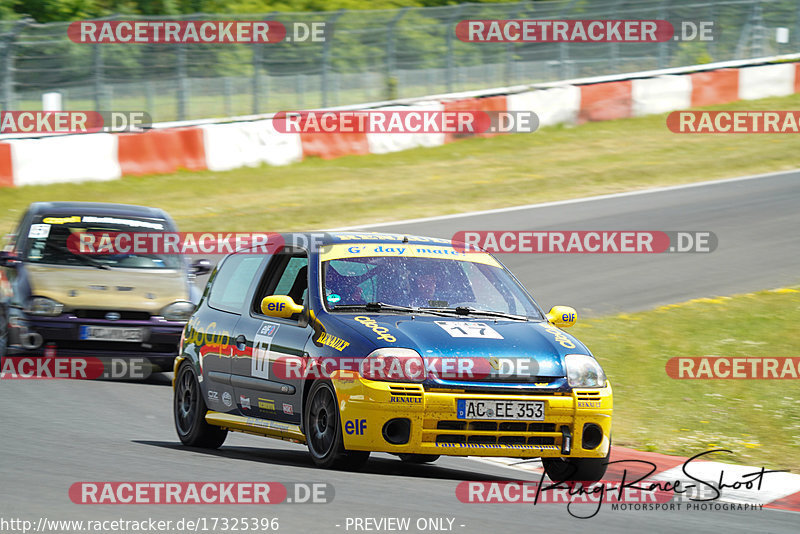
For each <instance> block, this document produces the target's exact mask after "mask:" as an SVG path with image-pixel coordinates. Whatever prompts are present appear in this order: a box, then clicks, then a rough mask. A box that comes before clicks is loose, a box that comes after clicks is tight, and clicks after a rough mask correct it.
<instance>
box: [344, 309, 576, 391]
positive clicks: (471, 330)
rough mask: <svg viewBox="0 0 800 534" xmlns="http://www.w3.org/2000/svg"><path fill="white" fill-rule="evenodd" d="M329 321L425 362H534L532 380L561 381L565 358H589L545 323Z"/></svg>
mask: <svg viewBox="0 0 800 534" xmlns="http://www.w3.org/2000/svg"><path fill="white" fill-rule="evenodd" d="M330 317H335V320H336V322H337V323H340V324H342V325H345V326H346V327H347V328H348V329H351V330H354V331H356V332H358V334H359V337H362V338H364V340H365V341H366V342H367V348H369V347H370V346H372V348H379V347H404V348H411V349H414V350H416V351H417V352H419V353H420V354H421V355H422V356H423V358H425V359H426V361H431V360H432V359H434V358H465V357H466V358H476V359H486V360H489V361H491V360H492V359H493V358H497V359H499V360H503V359H512V358H525V359H528V360H532V361H535V365H536V369H537V372H536V375H538V376H539V377H542V378H545V377H563V376H565V372H564V363H563V357H564V356H565V355H567V354H588V355H591V353H590V352H589V350H588V349H587V348H586V347H585V346H584V345H583V344H582V343H581V342H580V341H578V340H577V339H576V338H575V337H573V336H571V335H570V334H567V333H566V332H564V331H562V330H560V329H558V328H556V327H555V326H553V325H551V324H549V323H547V322H536V321H514V320H510V319H498V320H495V319H494V318H488V317H476V318H472V317H469V318H468V317H452V318H450V317H432V316H420V315H415V316H413V318H412V316H411V315H389V314H363V315H350V314H347V315H344V314H342V315H340V314H331V315H330ZM372 321H374V323H373V322H372ZM384 329H385V330H384ZM481 329H483V331H481ZM467 336H470V337H467ZM392 339H393V340H394V341H392Z"/></svg>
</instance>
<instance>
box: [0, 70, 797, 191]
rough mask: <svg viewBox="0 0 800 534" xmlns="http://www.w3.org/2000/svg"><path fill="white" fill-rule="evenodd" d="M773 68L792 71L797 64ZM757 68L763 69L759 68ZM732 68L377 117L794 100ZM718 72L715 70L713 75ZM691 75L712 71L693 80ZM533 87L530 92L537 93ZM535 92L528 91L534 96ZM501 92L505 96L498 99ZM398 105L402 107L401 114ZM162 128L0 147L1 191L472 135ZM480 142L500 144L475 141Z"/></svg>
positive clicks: (633, 112) (601, 111) (785, 89)
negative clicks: (422, 113)
mask: <svg viewBox="0 0 800 534" xmlns="http://www.w3.org/2000/svg"><path fill="white" fill-rule="evenodd" d="M773 59H790V60H793V61H797V60H798V59H800V55H794V56H785V57H784V56H782V57H780V58H777V57H776V58H773ZM762 61H763V60H762ZM753 63H754V62H752V61H751V62H749V64H748V62H747V61H736V62H726V63H720V64H716V65H714V66H711V67H709V66H702V67H699V66H698V67H689V68H681V69H666V70H662V71H653V72H642V73H633V74H627V75H620V76H603V77H598V78H591V79H580V80H572V81H570V82H562V83H552V84H541V85H537V86H526V87H515V88H506V89H497V90H495V94H492V92H490V91H482V92H480V91H476V92H471V93H461V94H458V95H439V96H436V97H428V98H427V99H420V100H408V101H398V102H399V103H398V104H395V105H391V106H386V105H384V106H383V107H376V105H372V106H369V105H368V106H362V109H364V108H370V109H380V110H395V109H396V110H403V111H407V110H412V109H413V110H423V111H533V112H535V113H536V114H537V115H538V117H539V124H540V127H543V126H551V125H554V124H560V123H579V124H580V123H584V122H588V121H605V120H614V119H621V118H627V117H634V116H636V117H638V116H644V115H650V114H657V113H667V112H670V111H675V110H680V109H688V108H692V107H701V106H709V105H719V104H726V103H730V102H734V101H736V100H747V99H756V98H765V97H773V96H785V95H789V94H794V93H800V63H798V62H795V63H775V64H767V65H758V66H751V65H752V64H753ZM715 67H716V68H715ZM698 68H712V69H714V68H715V69H714V70H708V71H701V72H698V71H697V69H698ZM534 87H535V88H534ZM532 88H534V89H533V90H531V89H532ZM497 92H504V93H506V94H496V93H497ZM400 104H402V105H400ZM208 122H209V123H203V124H201V123H199V122H197V123H194V124H192V125H187V123H182V124H175V125H174V126H175V127H173V125H172V124H169V125H168V124H164V125H161V126H162V128H158V129H155V130H150V131H147V132H145V133H119V134H105V133H98V134H79V135H65V136H54V137H42V138H30V139H8V138H7V137H8V136H0V137H4V139H0V187H4V186H5V187H9V186H11V187H13V186H20V185H37V184H50V183H60V182H79V181H85V180H113V179H116V178H120V177H121V176H124V175H144V174H163V173H172V172H175V171H177V170H180V169H187V170H193V171H197V170H206V169H208V170H212V171H226V170H231V169H236V168H239V167H245V166H250V167H254V166H258V165H261V164H265V163H266V164H268V165H287V164H289V163H294V162H297V161H300V160H302V159H303V158H304V157H320V158H323V159H333V158H338V157H341V156H346V155H358V154H386V153H390V152H398V151H401V150H408V149H411V148H416V147H433V146H439V145H442V144H444V143H446V142H452V141H455V140H458V139H460V138H463V137H470V136H471V135H461V134H458V135H455V134H436V133H403V134H397V133H392V134H387V133H363V132H361V133H342V132H336V133H317V134H309V133H299V134H298V133H280V132H278V131H276V130H275V128H274V126H273V124H272V119H271V117H269V116H262V117H247V118H241V119H240V121H238V122H229V123H221V122H218V121H208ZM478 135H479V136H481V137H489V136H492V135H498V134H493V133H482V134H478Z"/></svg>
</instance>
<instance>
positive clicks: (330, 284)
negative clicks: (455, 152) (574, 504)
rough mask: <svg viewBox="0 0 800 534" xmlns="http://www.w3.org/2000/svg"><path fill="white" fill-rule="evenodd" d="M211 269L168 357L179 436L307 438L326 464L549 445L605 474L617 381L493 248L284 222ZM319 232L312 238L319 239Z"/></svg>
mask: <svg viewBox="0 0 800 534" xmlns="http://www.w3.org/2000/svg"><path fill="white" fill-rule="evenodd" d="M281 240H282V241H281V244H280V245H279V246H276V247H275V248H274V249H272V250H269V251H268V252H263V251H257V250H254V249H243V250H239V251H237V252H236V253H234V254H231V255H229V256H227V257H226V258H225V259H224V260H223V261H222V262H221V263H220V264H219V265H218V266H217V267H216V269H215V270H214V272H213V273H212V275H211V277H210V278H209V282H208V284H207V286H206V288H205V292H204V295H203V297H202V300H201V302H200V304H199V306H198V307H197V310H196V311H195V313H194V315H193V316H192V317H191V319H190V320H189V322H188V323H187V325H186V328H185V330H184V332H183V337H182V341H181V348H180V351H179V356H178V358H177V359H176V361H175V380H174V417H175V426H176V429H177V432H178V435H179V437H180V439H181V441H182V442H183V443H184V444H186V445H191V446H200V447H210V448H217V447H219V446H221V445H222V443H223V442H224V440H225V437H226V435H227V432H228V431H238V432H247V433H251V434H258V435H263V436H269V437H273V438H279V439H284V440H288V441H293V442H298V443H305V444H307V446H308V450H309V452H310V454H311V457H312V458H313V460H314V462H315V464H317V465H318V466H320V467H332V466H345V467H349V468H356V467H358V466H360V465H362V464H363V463H364V462H365V461H366V460H367V458H368V457H369V454H370V452H387V453H393V454H396V455H398V456H399V457H400V458H401V459H403V460H404V461H408V462H418V463H422V462H430V461H434V460H436V459H437V458H438V457H439V456H440V455H448V456H505V457H509V456H510V457H520V458H535V457H541V458H542V461H543V464H544V468H545V470H546V472H547V474H548V476H550V478H551V479H553V480H556V479H557V480H599V479H600V478H601V477H602V475H603V474H604V473H605V470H606V464H607V461H608V457H609V453H610V450H611V412H612V393H611V386H610V384H609V383H608V381H607V379H606V376H605V374H604V372H603V369H602V368H601V366H600V364H599V363H598V362H597V360H596V359H595V358H594V357H593V356H592V354H591V352H589V350H588V349H587V348H586V347H585V346H584V345H583V344H582V343H581V342H580V341H578V340H577V339H575V338H574V337H573V336H571V335H569V334H567V333H565V332H564V331H563V330H561V328H560V327H567V326H570V325H572V324H573V322H574V321H575V311H574V310H573V309H572V308H569V307H566V306H556V307H554V308H553V309H552V310H550V312H549V313H544V312H543V311H542V310H541V309H540V308H539V306H538V305H537V304H536V302H535V301H534V300H533V298H532V297H531V296H530V295H529V294H528V292H527V291H526V290H525V289H524V288H523V286H522V285H521V284H520V283H519V281H518V280H517V279H516V278H515V277H514V276H513V275H512V274H511V273H510V272H509V271H508V270H506V269H505V268H504V267H503V265H501V264H500V262H499V261H498V260H497V259H495V258H494V257H493V256H492V255H490V254H487V253H484V252H480V251H469V250H465V249H464V247H463V246H459V245H458V244H454V243H452V242H450V241H449V240H444V239H436V238H423V237H415V236H403V235H395V234H377V233H347V232H344V233H328V234H324V236H322V237H320V236H319V235H311V234H290V235H281ZM312 245H313V246H312Z"/></svg>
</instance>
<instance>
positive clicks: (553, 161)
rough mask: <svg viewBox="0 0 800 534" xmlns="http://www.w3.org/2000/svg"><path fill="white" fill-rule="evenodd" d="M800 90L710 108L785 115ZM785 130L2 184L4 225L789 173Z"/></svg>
mask: <svg viewBox="0 0 800 534" xmlns="http://www.w3.org/2000/svg"><path fill="white" fill-rule="evenodd" d="M798 108H800V94H797V95H793V96H788V97H783V98H771V99H763V100H758V101H747V102H738V103H735V104H728V105H725V106H715V107H712V108H708V109H732V110H755V109H770V110H792V109H798ZM796 148H797V147H796V140H795V137H794V136H792V135H780V134H770V135H761V134H760V135H748V134H717V135H708V134H706V135H686V134H684V135H681V134H673V133H671V132H670V131H669V130H668V129H667V127H666V124H665V115H655V116H651V117H641V118H635V119H625V120H617V121H608V122H597V123H590V124H585V125H582V126H578V127H571V126H555V127H550V128H544V129H542V130H541V131H539V132H536V133H534V134H527V135H526V134H517V135H505V136H498V137H494V138H489V139H470V140H464V141H459V142H456V143H452V144H449V145H446V146H442V147H437V148H420V149H415V150H408V151H404V152H398V153H394V154H386V155H368V156H349V157H344V158H339V159H336V160H331V161H322V160H319V159H310V160H307V161H304V162H302V163H300V164H296V165H290V166H287V167H269V166H262V167H259V168H243V169H236V170H233V171H228V172H209V171H206V172H179V173H175V174H170V175H161V176H148V177H140V178H135V177H126V178H124V179H122V180H116V181H112V182H89V183H80V184H73V183H70V184H60V185H46V186H29V187H21V188H16V189H14V188H7V189H0V205H2V206H3V207H4V208H5V209H4V210H2V213H0V229H6V228H11V226H12V224H13V223H14V222H15V221H16V220H17V219H18V218H19V216H20V214H21V212H22V210H24V209H25V207H26V206H27V205H28V204H29V203H30V202H33V201H37V200H86V201H97V202H125V203H133V204H144V205H151V206H157V207H160V208H163V209H165V210H167V211H168V212H169V213H170V214H172V216H173V217H174V218H175V220H176V221H177V222H178V224H179V226H180V228H181V230H183V231H268V230H271V231H285V230H303V229H318V228H330V227H334V226H342V225H349V224H357V223H370V222H379V221H388V220H396V219H406V218H412V217H424V216H431V215H442V214H448V213H458V212H464V211H470V210H479V209H490V208H498V207H505V206H510V205H521V204H527V203H533V202H544V201H552V200H561V199H566V198H576V197H582V196H587V195H598V194H605V193H614V192H620V191H628V190H634V189H641V188H648V187H655V186H665V185H673V184H681V183H688V182H696V181H702V180H708V179H713V178H725V177H734V176H740V175H745V174H753V173H761V172H767V171H775V170H783V169H791V168H796V167H797V166H798V158H797V150H796Z"/></svg>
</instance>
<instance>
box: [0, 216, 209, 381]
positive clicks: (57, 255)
mask: <svg viewBox="0 0 800 534" xmlns="http://www.w3.org/2000/svg"><path fill="white" fill-rule="evenodd" d="M175 231H176V227H175V223H174V222H173V221H172V219H171V218H170V217H169V215H167V213H165V212H164V211H162V210H160V209H156V208H150V207H143V206H131V205H125V204H105V203H91V202H36V203H33V204H31V205H30V206H29V207H28V209H27V211H26V212H25V214H24V215H23V216H22V219H21V221H20V223H19V226H18V227H17V229H16V231H15V232H14V233H12V234H11V236H10V241H9V242H8V244H7V245H6V247H5V249H4V250H3V251H2V252H0V356H3V355H4V354H8V355H10V356H14V355H31V356H37V355H43V354H56V355H58V356H59V357H84V356H92V357H98V358H103V357H116V358H133V357H137V358H139V357H144V358H146V359H147V361H148V362H149V363H150V364H151V366H152V367H151V369H153V370H170V369H171V368H172V363H173V359H174V358H175V355H176V353H177V347H178V343H179V340H180V335H181V331H182V330H183V326H184V324H185V323H186V321H187V320H188V319H189V317H190V316H191V314H192V312H193V311H194V309H195V304H196V303H197V301H198V300H199V293H198V291H197V290H196V289H195V287H194V284H193V279H194V276H195V275H196V274H203V273H205V272H208V270H209V266H208V262H207V261H205V260H199V261H197V262H196V263H195V264H193V265H191V266H190V265H189V264H188V261H187V260H186V259H184V258H183V257H181V256H178V255H156V254H115V255H86V254H80V253H77V252H76V251H75V249H74V247H71V246H70V245H69V243H70V241H69V239H70V238H71V237H73V238H74V236H75V235H76V234H80V233H83V232H109V233H114V232H175Z"/></svg>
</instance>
